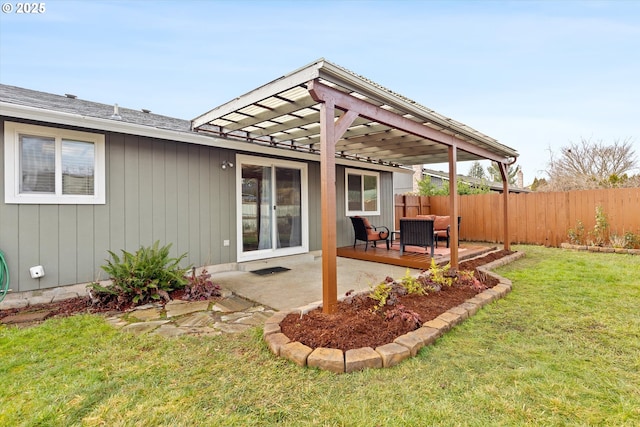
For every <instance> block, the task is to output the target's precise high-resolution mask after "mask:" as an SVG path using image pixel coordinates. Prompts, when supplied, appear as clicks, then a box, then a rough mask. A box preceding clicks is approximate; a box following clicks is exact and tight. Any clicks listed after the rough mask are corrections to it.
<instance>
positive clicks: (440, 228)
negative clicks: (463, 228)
mask: <svg viewBox="0 0 640 427" xmlns="http://www.w3.org/2000/svg"><path fill="white" fill-rule="evenodd" d="M450 218H451V217H450V216H436V217H435V220H434V223H433V228H434V234H435V238H436V248H437V247H438V240H440V239H445V240H446V241H447V248H448V247H449V240H450V238H451V234H450V233H451V219H450ZM460 219H461V218H460V217H458V243H459V242H460Z"/></svg>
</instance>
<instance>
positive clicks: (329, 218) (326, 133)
mask: <svg viewBox="0 0 640 427" xmlns="http://www.w3.org/2000/svg"><path fill="white" fill-rule="evenodd" d="M308 87H309V94H310V95H311V97H313V99H315V100H316V101H318V102H320V199H321V201H320V212H321V215H322V221H321V225H322V312H323V313H325V314H333V313H335V312H336V310H337V308H338V269H337V249H338V239H337V236H336V143H337V142H338V140H339V139H340V138H341V137H342V135H344V133H345V132H346V131H347V129H348V128H349V126H351V124H352V123H353V122H354V120H355V119H356V118H357V117H358V112H357V110H356V109H352V110H350V109H349V107H350V106H352V104H353V102H347V101H350V100H351V98H346V99H343V103H342V104H343V105H340V107H341V108H342V109H343V110H344V111H345V114H344V115H342V117H340V118H339V119H338V120H337V121H334V117H335V109H336V99H335V95H336V93H334V92H332V91H329V92H326V91H323V90H317V89H322V88H324V86H323V85H321V84H319V83H317V82H316V81H311V82H309V85H308ZM353 99H354V100H355V98H353Z"/></svg>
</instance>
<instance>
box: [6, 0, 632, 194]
mask: <svg viewBox="0 0 640 427" xmlns="http://www.w3.org/2000/svg"><path fill="white" fill-rule="evenodd" d="M42 3H43V4H44V6H45V11H44V13H41V14H18V13H15V12H16V7H17V5H18V2H15V1H7V0H3V5H5V6H4V7H7V6H6V4H9V5H10V6H11V8H12V11H11V12H9V13H1V14H0V82H2V83H4V84H9V85H15V86H21V87H26V88H29V89H36V90H41V91H45V92H51V93H58V94H65V93H72V94H75V95H77V96H78V97H79V98H82V99H87V100H91V101H97V102H104V103H108V104H113V103H118V104H119V105H121V106H123V107H128V108H135V109H140V108H148V109H150V110H152V111H153V112H154V113H158V114H164V115H168V116H173V117H179V118H184V119H192V118H194V117H196V116H198V115H200V114H202V113H204V112H206V111H208V110H210V109H212V108H214V107H216V106H218V105H220V104H222V103H225V102H227V101H229V100H231V99H233V98H235V97H237V96H239V95H242V94H244V93H246V92H248V91H250V90H252V89H254V88H256V87H258V86H260V85H262V84H264V83H267V82H269V81H271V80H273V79H275V78H277V77H280V76H281V75H283V74H286V73H288V72H290V71H293V70H295V69H297V68H299V67H301V66H304V65H306V64H308V63H310V62H312V61H314V60H316V59H318V58H322V57H323V58H326V59H327V60H329V61H331V62H334V63H336V64H339V65H342V66H344V67H346V68H348V69H350V70H352V71H354V72H355V73H357V74H361V75H363V76H365V77H367V78H369V79H371V80H373V81H375V82H377V83H379V84H381V85H383V86H385V87H387V88H388V89H391V90H393V91H395V92H398V93H400V94H402V95H404V96H406V97H408V98H411V99H413V100H415V101H417V102H419V103H421V104H423V105H425V106H427V107H429V108H432V109H434V110H436V111H438V112H439V113H441V114H444V115H446V116H448V117H451V118H453V119H456V120H458V121H461V122H463V123H465V124H467V125H469V126H471V127H473V128H475V129H477V130H479V131H481V132H483V133H486V134H487V135H490V136H492V137H494V138H496V139H498V140H499V141H500V142H502V143H504V144H506V145H508V146H511V147H513V148H515V149H517V150H518V151H519V152H520V155H521V156H520V160H519V161H518V164H520V165H521V166H522V168H523V170H524V175H525V183H530V182H531V181H532V180H533V178H534V177H535V176H538V177H541V176H543V175H544V174H543V172H542V171H543V170H544V169H545V167H546V164H547V162H548V160H549V150H552V151H554V152H556V153H557V152H558V150H559V148H560V147H562V146H566V145H568V144H569V143H570V142H578V141H580V139H581V138H593V139H595V140H603V141H605V142H610V141H613V140H615V139H626V138H632V140H633V146H634V149H635V151H636V154H637V155H638V156H640V2H638V1H634V0H619V1H568V0H567V1H562V0H560V1H513V2H509V1H419V0H414V1H402V0H396V1H391V0H389V1H365V0H359V1H356V0H350V1H311V0H307V1H305V0H299V1H269V0H264V1H242V0H238V1H203V0H201V1H188V0H182V1H169V0H164V1H163V0H159V1H144V0H139V1H51V0H48V1H44V2H42ZM3 10H4V9H3ZM469 166H470V163H466V162H465V163H461V164H460V165H459V166H458V170H459V171H460V172H466V171H467V170H468V168H469ZM443 167H444V166H442V165H437V166H436V167H435V168H436V169H441V170H445V169H443Z"/></svg>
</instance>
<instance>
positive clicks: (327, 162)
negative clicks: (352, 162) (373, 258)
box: [320, 101, 338, 314]
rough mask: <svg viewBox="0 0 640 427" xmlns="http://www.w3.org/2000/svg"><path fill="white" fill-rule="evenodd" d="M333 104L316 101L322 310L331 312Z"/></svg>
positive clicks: (334, 278) (334, 285)
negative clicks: (318, 150)
mask: <svg viewBox="0 0 640 427" xmlns="http://www.w3.org/2000/svg"><path fill="white" fill-rule="evenodd" d="M334 108H335V106H334V104H333V103H332V102H330V101H329V102H326V101H325V102H323V103H322V104H320V141H321V144H320V198H321V204H320V210H321V214H322V228H321V229H322V312H323V313H325V314H333V313H335V312H336V309H337V305H338V271H337V259H336V257H337V255H336V252H337V245H338V244H337V241H338V240H337V237H336V144H335V135H334V133H335V126H334V123H333V117H334Z"/></svg>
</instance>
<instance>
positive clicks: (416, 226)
mask: <svg viewBox="0 0 640 427" xmlns="http://www.w3.org/2000/svg"><path fill="white" fill-rule="evenodd" d="M434 245H435V234H434V231H433V220H432V219H425V218H400V255H402V254H403V253H404V247H405V246H420V247H423V248H425V249H429V248H430V249H431V258H433V254H434V251H435V246H434Z"/></svg>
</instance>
